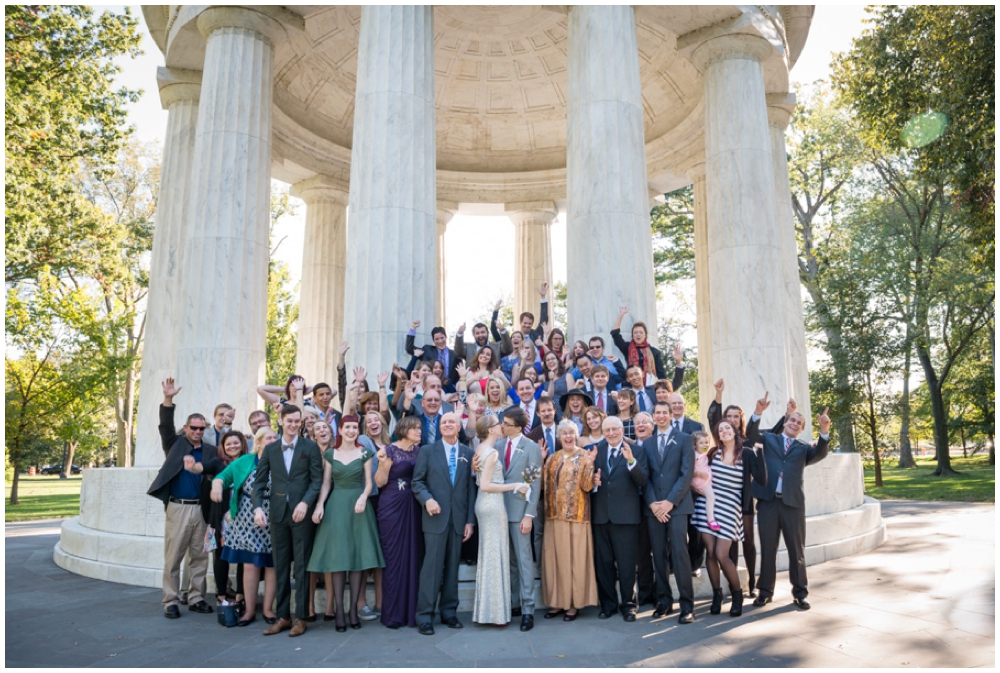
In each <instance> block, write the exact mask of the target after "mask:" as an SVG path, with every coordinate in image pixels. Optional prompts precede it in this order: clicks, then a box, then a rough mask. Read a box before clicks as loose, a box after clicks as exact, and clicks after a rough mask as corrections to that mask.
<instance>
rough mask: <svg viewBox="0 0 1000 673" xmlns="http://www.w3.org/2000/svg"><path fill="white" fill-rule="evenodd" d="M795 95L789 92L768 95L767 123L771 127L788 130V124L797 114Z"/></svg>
mask: <svg viewBox="0 0 1000 673" xmlns="http://www.w3.org/2000/svg"><path fill="white" fill-rule="evenodd" d="M795 105H796V101H795V94H794V93H788V92H781V93H769V94H767V121H768V123H769V124H770V125H771V126H780V127H781V129H782V130H784V129H786V128H788V122H789V121H790V120H791V118H792V113H793V112H795Z"/></svg>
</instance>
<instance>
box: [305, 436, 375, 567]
mask: <svg viewBox="0 0 1000 673" xmlns="http://www.w3.org/2000/svg"><path fill="white" fill-rule="evenodd" d="M372 455H374V454H372V452H371V451H370V450H369V449H362V450H361V456H360V457H359V458H356V459H354V460H352V461H351V462H350V463H347V464H346V465H345V464H344V463H341V462H340V461H338V460H334V459H333V449H327V451H326V452H325V453H324V454H323V459H324V460H326V461H327V462H329V463H330V466H331V468H332V473H333V491H332V493H331V494H330V498H329V499H328V500H327V502H326V508H325V509H324V511H323V520H322V521H321V522H320V524H319V530H317V531H316V539H315V541H314V542H313V551H312V556H311V557H310V558H309V565H308V566H307V570H308V571H309V572H311V573H329V572H342V571H347V572H352V571H359V570H368V569H369V568H384V567H385V558H384V557H383V556H382V544H381V542H379V536H378V523H377V521H376V520H375V511H374V510H373V509H372V507H371V504H370V503H369V504H368V505H367V506H366V507H365V511H364V512H363V513H361V514H355V513H354V504H355V503H356V502H357V501H358V498H359V497H361V494H362V493H364V490H365V463H366V462H367V461H368V460H369V459H370V458H371V457H372ZM373 478H374V475H373Z"/></svg>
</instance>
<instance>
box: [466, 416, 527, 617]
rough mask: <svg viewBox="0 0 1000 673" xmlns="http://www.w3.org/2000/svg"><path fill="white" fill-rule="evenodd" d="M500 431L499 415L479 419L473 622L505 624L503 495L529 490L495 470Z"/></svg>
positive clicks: (507, 606)
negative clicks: (476, 545) (476, 560)
mask: <svg viewBox="0 0 1000 673" xmlns="http://www.w3.org/2000/svg"><path fill="white" fill-rule="evenodd" d="M501 434H502V431H501V429H500V420H499V419H498V418H497V417H496V416H483V417H481V418H480V419H479V420H477V421H476V435H477V436H478V437H479V447H478V448H477V449H476V456H477V457H478V458H479V461H478V462H479V465H481V468H480V472H479V473H478V474H477V475H476V481H477V483H478V484H479V495H478V496H477V497H476V521H477V522H478V524H479V526H478V527H479V561H478V563H477V564H476V599H475V602H474V603H473V606H472V621H474V622H476V623H477V624H497V625H500V626H506V625H507V624H508V623H509V622H510V534H509V532H508V529H507V509H506V507H505V506H504V502H503V494H504V493H507V492H510V491H520V492H521V493H527V491H528V485H527V484H523V483H522V484H505V483H504V481H503V470H500V469H496V466H497V460H498V456H499V454H498V453H497V450H496V449H495V448H494V447H493V445H494V443H495V442H496V440H497V438H498V437H500V435H501Z"/></svg>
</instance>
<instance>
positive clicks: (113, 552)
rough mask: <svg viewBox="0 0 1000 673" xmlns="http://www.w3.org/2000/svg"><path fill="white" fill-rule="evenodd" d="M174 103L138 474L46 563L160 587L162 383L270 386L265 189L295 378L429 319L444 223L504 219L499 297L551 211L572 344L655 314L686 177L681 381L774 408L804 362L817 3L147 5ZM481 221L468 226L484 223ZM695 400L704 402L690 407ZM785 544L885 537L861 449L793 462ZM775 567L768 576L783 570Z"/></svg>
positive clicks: (201, 407)
mask: <svg viewBox="0 0 1000 673" xmlns="http://www.w3.org/2000/svg"><path fill="white" fill-rule="evenodd" d="M143 15H144V18H145V20H146V24H147V25H148V27H149V30H150V33H151V35H152V36H153V39H154V41H155V42H156V46H157V47H158V48H159V49H160V51H161V52H162V54H163V59H164V66H163V67H161V68H159V69H158V71H157V73H156V77H157V81H158V83H159V88H160V97H161V101H162V103H163V106H164V108H165V109H167V110H168V111H169V115H168V128H167V133H166V137H165V143H164V153H163V171H162V177H161V188H160V205H159V210H158V213H157V222H156V237H155V243H154V251H153V258H152V268H151V272H150V278H151V281H150V297H149V309H148V320H149V329H148V330H147V335H148V336H147V339H146V343H145V347H144V357H143V370H142V383H141V394H140V402H141V406H140V411H139V418H138V423H137V448H136V460H135V464H136V467H135V468H130V469H110V470H109V469H104V470H88V471H86V472H85V473H84V480H83V481H84V486H83V495H82V498H81V512H80V516H79V517H75V518H73V519H70V520H69V521H67V522H66V523H65V524H64V526H63V530H62V536H61V539H60V542H59V544H58V545H57V546H56V549H55V559H56V562H57V563H58V564H59V565H61V566H62V567H64V568H67V569H69V570H72V571H74V572H78V573H80V574H84V575H88V576H91V577H98V578H101V579H107V580H111V581H116V582H123V583H127V584H136V585H145V586H158V585H159V583H160V577H161V568H162V557H163V551H162V549H163V538H162V533H163V509H162V505H161V504H160V503H159V502H158V501H156V500H154V499H152V498H149V497H148V496H146V495H145V491H146V488H147V487H148V484H149V483H150V482H151V481H152V479H153V476H154V475H155V473H156V470H157V468H158V467H159V465H160V464H161V463H162V461H163V453H162V450H161V448H160V446H159V438H158V436H157V433H156V425H157V406H158V404H159V401H160V390H159V384H160V381H161V380H162V379H164V378H166V377H167V376H170V375H173V376H175V377H176V378H177V382H178V384H179V385H181V386H182V387H183V391H182V393H181V395H179V396H178V397H177V406H178V412H177V413H178V416H177V419H178V421H180V419H182V418H183V417H184V416H185V415H186V414H187V413H189V412H192V411H200V412H202V413H204V414H210V413H211V411H212V409H213V407H214V406H215V404H217V403H219V402H229V403H230V404H233V405H234V406H235V407H236V408H237V419H236V427H237V428H241V429H245V427H246V425H245V423H246V419H247V416H248V414H249V412H250V411H252V410H253V409H255V408H257V406H258V405H259V404H260V401H259V400H258V397H257V395H256V392H255V388H256V386H257V385H258V384H259V383H261V382H262V380H263V372H264V364H265V363H264V353H265V347H264V342H265V338H264V337H265V334H266V331H265V322H266V320H265V313H266V296H267V295H266V290H267V288H266V283H267V263H268V240H267V233H268V199H269V182H270V180H271V179H272V178H274V179H277V180H280V181H283V182H286V183H288V184H290V185H292V189H293V194H295V195H297V196H299V197H301V198H302V199H303V200H304V201H305V203H306V232H305V241H306V243H305V248H304V252H303V269H302V292H301V300H300V317H299V339H298V353H297V371H299V372H301V373H302V374H304V375H305V377H306V379H307V380H308V381H309V382H317V381H320V380H325V381H327V382H329V383H331V384H334V383H335V380H334V379H335V376H336V361H337V345H338V344H339V342H340V341H341V340H342V339H347V340H348V341H349V342H350V344H351V351H350V352H349V357H348V359H349V362H348V365H349V366H353V365H355V364H363V365H364V366H366V367H367V369H368V371H369V372H375V371H381V370H385V369H387V368H388V367H389V365H390V364H391V363H392V362H395V361H399V362H404V360H403V359H402V358H403V353H402V346H403V335H404V334H405V332H406V330H407V328H408V326H409V323H410V321H411V320H413V319H417V320H420V321H421V323H422V326H421V330H420V332H421V334H419V336H418V338H419V339H429V332H430V328H431V327H433V326H434V325H435V324H443V322H444V318H445V305H444V277H445V273H446V259H447V251H445V249H444V245H443V241H444V232H445V231H446V228H447V225H448V222H449V221H450V220H451V219H452V218H453V217H454V216H455V215H456V214H458V213H475V214H486V213H490V214H506V215H507V216H509V217H510V219H511V221H512V222H513V223H514V225H515V226H514V231H515V237H516V246H515V250H516V263H515V287H516V288H517V290H516V293H515V307H514V308H515V312H516V313H519V312H521V311H523V310H530V311H533V312H534V311H536V310H537V302H538V296H537V293H536V289H537V287H538V285H539V284H541V283H542V282H546V281H548V282H550V281H551V275H552V261H551V256H552V247H551V240H550V227H551V223H552V221H553V220H554V219H555V218H556V217H557V215H558V214H559V213H565V216H566V222H567V241H568V243H567V251H566V253H567V260H568V304H569V306H568V316H569V321H570V324H569V334H568V338H569V339H571V340H573V339H578V338H581V339H586V338H587V337H588V336H590V335H594V334H600V335H602V336H604V337H605V339H606V340H608V337H609V334H608V332H609V329H610V326H611V324H612V323H613V322H614V320H615V318H616V316H617V312H618V307H619V305H622V304H625V305H628V306H629V307H630V308H631V313H630V314H629V315H628V316H627V319H626V322H625V324H624V325H623V329H624V331H625V332H626V333H627V332H628V330H629V328H630V326H631V324H632V321H635V320H642V321H644V322H646V323H647V324H650V325H655V324H656V320H657V315H656V310H657V309H656V297H655V288H654V281H653V266H652V243H651V238H650V232H649V211H650V198H651V197H656V196H658V195H662V194H664V193H665V192H669V191H671V190H674V189H678V188H681V187H684V186H686V185H690V184H693V185H694V197H695V198H694V201H695V216H694V220H695V262H696V264H695V266H696V275H697V279H696V281H697V282H696V289H697V292H696V294H697V317H698V355H699V363H700V380H701V390H700V392H701V398H702V400H704V401H707V400H708V399H709V398H711V397H712V396H713V394H714V391H713V390H712V387H711V384H712V382H713V381H714V380H716V379H718V378H720V377H724V378H725V379H726V384H727V385H726V401H727V402H733V403H737V404H741V405H743V407H744V409H749V408H750V407H751V406H752V404H753V401H754V400H755V399H757V397H759V395H760V394H761V393H762V392H763V391H764V390H765V389H766V390H769V391H770V393H771V398H772V399H774V400H776V401H777V403H776V404H774V405H772V407H771V409H770V410H769V412H768V414H767V415H766V416H765V418H764V425H765V426H766V425H769V424H770V423H773V422H774V420H775V419H776V417H777V415H778V414H780V413H781V410H782V409H783V408H784V400H785V398H787V397H788V396H789V395H791V396H794V397H795V399H796V400H797V401H798V403H799V407H800V409H801V410H803V411H804V413H805V415H806V417H807V418H808V419H810V420H811V412H810V409H809V392H808V384H809V380H808V371H807V368H806V353H805V337H804V329H803V323H802V304H801V295H800V289H799V282H798V278H797V272H796V264H797V260H796V256H795V236H794V230H793V222H792V212H791V204H790V194H789V186H788V167H787V164H786V161H785V149H784V147H785V145H784V129H785V127H786V126H787V124H788V119H789V116H790V114H791V112H792V111H793V109H794V106H795V99H794V96H792V95H790V94H789V70H790V69H791V68H792V67H793V66H794V64H795V60H796V58H797V57H798V55H799V53H800V52H801V50H802V48H803V46H804V44H805V40H806V38H807V36H808V33H809V28H810V23H811V20H812V7H811V6H777V5H712V6H636V7H631V6H566V5H559V6H549V7H546V6H533V5H520V6H509V7H498V6H492V7H484V6H450V5H449V6H369V7H358V6H321V5H299V6H289V7H278V6H242V7H221V6H210V5H148V6H144V7H143ZM484 235H485V234H484ZM702 406H703V407H707V404H703V405H702ZM806 481H807V484H806V488H807V492H808V496H807V500H808V509H807V515H808V528H807V531H808V533H807V547H806V559H807V562H809V563H818V562H821V561H823V560H826V559H829V558H836V557H838V556H843V555H846V554H854V553H858V552H861V551H865V550H867V549H871V548H872V547H874V546H876V545H878V544H879V543H881V541H882V539H883V537H884V525H883V524H882V519H881V516H880V509H879V505H878V503H877V502H875V501H872V500H870V499H866V498H865V497H864V493H863V481H862V472H861V464H860V462H859V460H858V457H857V456H855V455H831V456H830V457H829V458H828V459H827V460H825V461H823V462H822V463H820V464H819V465H817V466H815V467H811V468H809V470H807V472H806ZM779 567H781V565H780V563H779Z"/></svg>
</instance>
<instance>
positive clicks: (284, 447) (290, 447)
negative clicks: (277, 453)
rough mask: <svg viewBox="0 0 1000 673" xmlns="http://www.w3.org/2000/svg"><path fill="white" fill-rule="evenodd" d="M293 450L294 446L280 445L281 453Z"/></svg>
mask: <svg viewBox="0 0 1000 673" xmlns="http://www.w3.org/2000/svg"><path fill="white" fill-rule="evenodd" d="M294 448H295V445H294V444H282V445H281V450H282V451H287V450H288V449H294Z"/></svg>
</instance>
